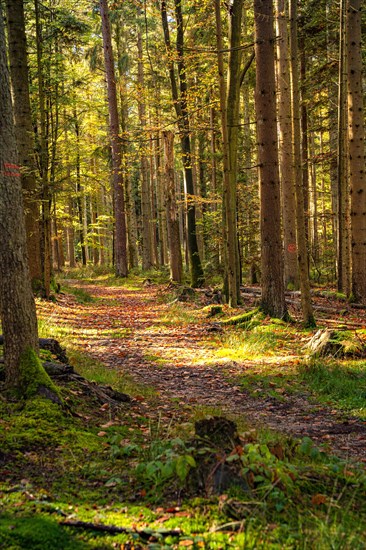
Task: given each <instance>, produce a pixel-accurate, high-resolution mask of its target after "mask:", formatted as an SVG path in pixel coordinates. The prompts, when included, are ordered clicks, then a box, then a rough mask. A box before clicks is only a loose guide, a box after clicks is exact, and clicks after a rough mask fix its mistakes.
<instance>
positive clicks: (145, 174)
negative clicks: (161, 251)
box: [137, 30, 154, 271]
mask: <svg viewBox="0 0 366 550" xmlns="http://www.w3.org/2000/svg"><path fill="white" fill-rule="evenodd" d="M137 52H138V63H137V84H138V112H139V122H140V127H141V139H142V141H141V144H140V163H141V217H142V269H143V270H144V271H147V270H149V269H151V268H152V267H153V265H154V261H153V249H152V234H151V218H152V212H151V200H150V183H151V182H150V174H149V164H148V159H147V142H146V136H147V134H146V133H145V129H146V105H145V84H144V66H143V60H142V37H141V31H140V30H138V32H137Z"/></svg>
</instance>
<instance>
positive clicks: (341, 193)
mask: <svg viewBox="0 0 366 550" xmlns="http://www.w3.org/2000/svg"><path fill="white" fill-rule="evenodd" d="M345 47H346V0H341V3H340V21H339V64H338V121H337V122H338V124H337V126H338V143H337V201H336V204H337V210H336V212H337V223H336V229H337V287H338V290H339V292H345V293H346V294H347V295H349V294H350V292H351V282H350V279H351V276H350V275H351V274H350V262H349V258H350V254H349V182H348V170H347V156H346V150H347V143H346V136H347V130H346V127H347V111H346V86H347V85H346V52H345Z"/></svg>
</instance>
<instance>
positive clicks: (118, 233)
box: [99, 0, 128, 277]
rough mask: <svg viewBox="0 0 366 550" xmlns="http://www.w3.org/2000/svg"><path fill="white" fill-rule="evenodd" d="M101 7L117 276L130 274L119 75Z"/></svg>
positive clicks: (103, 5)
mask: <svg viewBox="0 0 366 550" xmlns="http://www.w3.org/2000/svg"><path fill="white" fill-rule="evenodd" d="M99 6H100V15H101V18H102V34H103V51H104V63H105V72H106V79H107V93H108V110H109V134H110V136H109V137H110V142H111V150H112V167H113V193H114V215H115V236H114V260H115V269H116V275H117V277H127V274H128V269H127V232H126V213H125V196H124V182H123V178H122V155H121V143H120V139H119V117H118V108H117V92H116V78H115V71H114V58H113V50H112V39H111V29H110V22H109V15H108V3H107V0H100V2H99Z"/></svg>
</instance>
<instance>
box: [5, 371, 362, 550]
mask: <svg viewBox="0 0 366 550" xmlns="http://www.w3.org/2000/svg"><path fill="white" fill-rule="evenodd" d="M104 382H106V380H105V381H104ZM62 393H63V396H64V398H65V399H67V400H68V403H69V406H70V409H71V411H74V412H78V416H75V415H74V414H71V413H70V412H69V413H65V412H64V411H61V410H60V409H59V408H58V407H57V406H56V405H55V404H53V403H51V402H49V401H46V400H43V399H40V398H36V399H32V400H30V401H28V402H27V403H26V404H25V405H23V406H21V405H19V404H14V403H5V402H3V401H1V402H0V409H1V410H0V413H1V423H0V427H1V437H2V447H1V453H0V472H1V483H0V498H1V505H2V511H1V513H0V548H12V549H18V548H19V549H25V548H27V549H31V550H32V549H41V548H42V549H43V548H47V547H49V548H57V549H58V548H60V549H69V548H70V549H74V548H76V549H79V548H80V549H82V548H99V549H102V548H105V549H107V548H116V547H122V548H123V547H125V546H124V545H130V546H128V547H131V545H133V544H135V545H136V547H140V548H150V549H154V548H161V549H163V548H166V549H168V548H171V549H174V548H177V547H178V546H189V547H192V548H197V549H199V548H208V549H211V548H212V549H222V548H223V549H229V548H230V549H235V548H253V549H256V548H263V549H264V548H273V549H275V548H276V549H278V548H281V549H282V548H289V549H290V548H350V549H351V548H352V549H354V548H356V549H357V548H363V547H364V545H365V544H366V539H365V532H366V531H365V529H366V514H365V512H366V502H365V494H366V492H365V490H366V476H365V473H364V470H363V469H361V468H358V467H357V466H355V465H351V464H348V463H346V462H343V461H341V460H339V459H335V458H332V457H330V456H328V455H327V454H325V453H324V452H323V451H322V450H321V449H319V448H317V447H316V446H315V445H314V443H313V442H312V441H311V440H310V439H308V438H304V439H303V440H302V441H300V442H296V441H293V440H291V439H288V438H284V437H282V436H278V435H275V434H273V433H269V432H258V431H256V430H254V429H249V430H247V431H244V432H241V434H240V437H241V444H240V445H239V446H238V445H237V446H236V447H233V449H232V451H231V452H227V454H226V462H227V464H230V467H232V468H233V467H235V468H236V470H237V471H238V472H240V476H241V477H242V479H243V480H245V484H246V487H247V488H246V489H242V488H241V487H240V486H238V487H236V486H235V485H234V486H233V487H231V488H229V489H228V490H227V491H225V492H224V494H221V495H218V494H214V493H212V494H210V495H207V494H205V491H204V489H203V487H202V486H201V485H199V484H197V483H196V481H194V480H195V477H194V476H193V477H192V475H191V474H192V473H194V472H195V470H196V469H197V467H198V462H199V461H200V460H201V459H200V454H198V455H197V452H196V451H195V446H194V443H193V440H192V436H191V435H190V436H189V437H187V438H186V437H184V436H183V437H181V435H180V434H181V433H182V431H183V430H182V429H181V426H180V424H179V420H177V419H176V420H175V421H172V422H170V423H168V424H167V423H166V422H163V421H162V419H160V421H153V420H152V419H148V418H146V417H144V416H142V415H141V414H140V413H139V412H138V411H136V410H135V409H131V408H130V406H129V405H127V406H126V407H124V409H123V411H119V412H118V413H115V414H114V415H111V412H110V411H107V410H100V407H99V408H98V407H96V405H95V403H93V402H92V401H91V399H90V398H87V397H86V396H85V395H79V394H78V390H77V387H76V386H71V387H66V386H65V387H64V388H62ZM203 451H204V452H205V453H212V452H216V451H215V447H214V445H213V446H211V445H210V443H209V442H207V444H206V447H204V448H203V450H202V451H201V452H203ZM203 456H204V455H203ZM65 520H66V521H70V520H74V521H75V520H79V521H84V522H91V523H95V524H100V523H101V524H105V525H115V526H119V527H124V528H126V530H127V533H125V534H118V535H116V536H112V535H110V534H108V533H104V534H103V533H97V532H95V531H93V530H90V529H75V528H71V527H66V526H63V525H61V524H60V523H61V522H62V521H65ZM172 529H179V530H180V532H181V533H180V535H175V536H172V535H167V531H168V530H172ZM149 539H150V540H149ZM138 545H140V546H138ZM126 547H127V546H126Z"/></svg>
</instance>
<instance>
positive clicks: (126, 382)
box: [68, 349, 156, 398]
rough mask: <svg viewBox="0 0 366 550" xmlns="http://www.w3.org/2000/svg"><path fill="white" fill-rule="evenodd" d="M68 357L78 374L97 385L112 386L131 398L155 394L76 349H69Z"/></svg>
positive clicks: (120, 372) (153, 391)
mask: <svg viewBox="0 0 366 550" xmlns="http://www.w3.org/2000/svg"><path fill="white" fill-rule="evenodd" d="M68 356H69V359H70V363H71V364H72V365H73V366H74V367H75V370H77V372H78V373H79V374H81V375H82V376H84V378H87V379H88V380H92V381H94V382H96V383H97V384H102V385H108V386H112V387H113V388H114V389H115V390H117V391H120V392H122V393H127V394H128V395H131V396H134V395H142V396H144V397H150V398H152V397H153V396H154V395H155V394H156V392H155V390H154V389H153V388H150V387H149V386H146V385H143V384H139V383H137V382H136V380H134V379H133V378H132V377H131V376H130V375H129V374H127V373H125V372H123V371H122V370H115V369H108V367H106V366H105V365H103V364H102V363H100V362H99V361H97V360H96V359H94V358H92V357H90V356H89V355H87V354H85V353H81V352H80V351H78V350H76V349H70V350H69V352H68Z"/></svg>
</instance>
